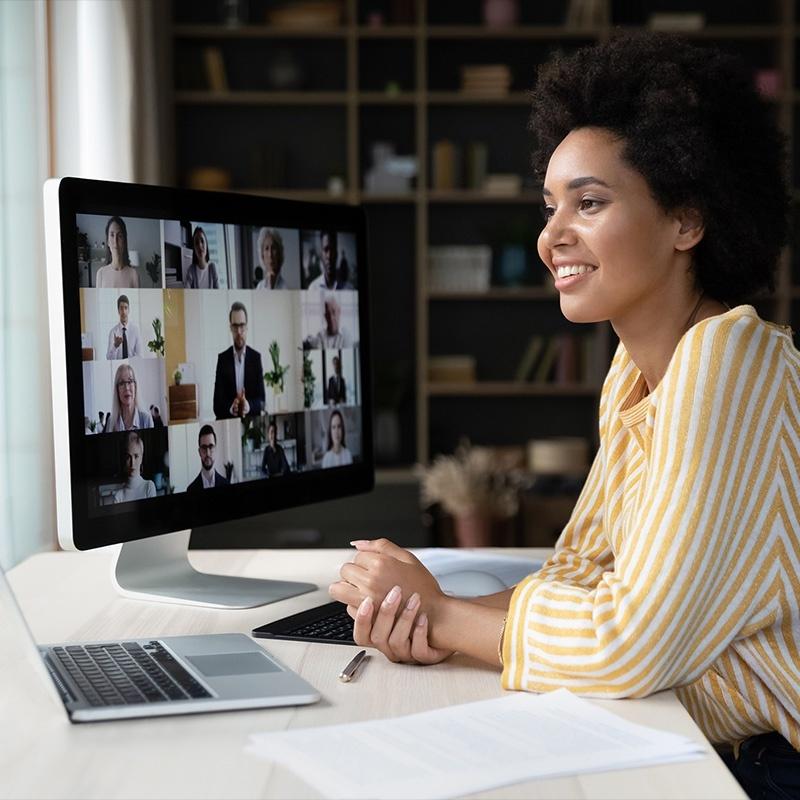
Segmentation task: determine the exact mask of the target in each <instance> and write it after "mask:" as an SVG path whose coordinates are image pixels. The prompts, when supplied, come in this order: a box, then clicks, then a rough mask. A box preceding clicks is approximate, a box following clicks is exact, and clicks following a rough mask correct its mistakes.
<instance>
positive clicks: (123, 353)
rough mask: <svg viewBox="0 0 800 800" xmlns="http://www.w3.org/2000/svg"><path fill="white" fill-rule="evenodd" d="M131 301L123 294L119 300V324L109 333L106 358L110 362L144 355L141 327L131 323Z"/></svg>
mask: <svg viewBox="0 0 800 800" xmlns="http://www.w3.org/2000/svg"><path fill="white" fill-rule="evenodd" d="M130 308H131V304H130V300H128V297H127V295H124V294H121V295H120V296H119V297H118V298H117V313H118V314H119V322H118V323H117V324H116V325H115V326H114V327H113V328H112V329H111V330H110V331H109V332H108V348H107V349H106V358H107V359H108V360H109V361H112V360H115V359H116V360H118V359H121V358H135V357H136V356H140V355H141V354H142V348H141V337H140V336H139V326H138V325H136V323H135V322H130V320H129V319H128V317H129V315H130Z"/></svg>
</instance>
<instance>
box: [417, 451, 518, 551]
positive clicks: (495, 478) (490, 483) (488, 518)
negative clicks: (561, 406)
mask: <svg viewBox="0 0 800 800" xmlns="http://www.w3.org/2000/svg"><path fill="white" fill-rule="evenodd" d="M421 477H422V497H423V500H424V501H425V502H426V503H440V504H441V506H442V508H444V510H445V511H447V512H448V513H449V514H451V515H452V516H453V519H454V523H455V535H456V540H457V542H458V545H459V546H460V547H486V546H488V545H490V544H491V539H492V526H493V523H494V522H495V521H496V520H502V519H508V518H509V517H512V516H514V514H516V513H517V510H518V508H519V489H520V488H521V487H522V485H523V482H524V476H523V474H522V472H521V470H519V469H514V468H509V467H508V466H506V465H505V464H503V463H502V461H501V459H499V458H498V457H497V456H496V454H495V453H494V452H493V451H492V449H491V448H488V447H473V446H471V445H470V443H469V442H468V441H462V443H461V444H460V445H459V446H458V447H457V448H456V450H455V453H454V454H453V455H452V456H438V457H437V458H436V459H435V460H434V462H433V464H432V465H431V466H430V467H428V468H424V469H423V470H422V476H421Z"/></svg>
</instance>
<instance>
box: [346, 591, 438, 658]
mask: <svg viewBox="0 0 800 800" xmlns="http://www.w3.org/2000/svg"><path fill="white" fill-rule="evenodd" d="M347 611H348V613H349V614H350V616H351V617H353V619H354V620H355V622H354V625H353V639H354V640H355V642H356V644H360V645H362V646H365V647H375V648H377V649H378V650H380V651H381V652H382V653H383V654H384V655H385V656H386V658H388V659H389V661H395V662H397V661H401V662H404V663H411V664H438V663H439V662H440V661H444V660H445V659H446V658H448V657H449V656H451V655H452V653H453V651H452V650H443V649H441V648H436V647H431V646H430V644H429V642H428V615H427V614H426V613H425V612H424V611H422V612H420V605H419V595H418V594H417V593H416V592H414V593H413V594H412V595H411V597H409V598H408V600H407V601H406V600H405V598H404V597H403V596H402V594H401V592H400V587H399V586H395V587H393V588H392V589H391V590H390V592H389V594H388V595H386V597H385V598H384V600H383V602H382V603H381V604H380V605H379V606H378V608H377V614H376V613H375V604H374V603H373V602H372V599H371V598H369V597H366V598H364V600H363V601H362V602H361V604H360V605H359V606H358V608H355V607H353V606H348V608H347ZM418 613H419V616H417V614H418Z"/></svg>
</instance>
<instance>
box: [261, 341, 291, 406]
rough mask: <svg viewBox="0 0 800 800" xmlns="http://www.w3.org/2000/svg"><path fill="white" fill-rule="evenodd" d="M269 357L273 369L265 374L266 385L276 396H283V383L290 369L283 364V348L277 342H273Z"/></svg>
mask: <svg viewBox="0 0 800 800" xmlns="http://www.w3.org/2000/svg"><path fill="white" fill-rule="evenodd" d="M269 355H270V358H271V359H272V369H271V370H270V371H269V372H265V373H264V383H266V384H267V386H269V387H270V389H272V391H273V393H274V394H282V393H283V382H284V379H285V377H286V373H287V372H288V371H289V369H290V367H289V365H288V364H283V365H282V364H281V348H280V345H279V344H278V343H277V342H275V341H273V342H272V344H271V345H270V346H269Z"/></svg>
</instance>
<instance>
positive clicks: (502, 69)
mask: <svg viewBox="0 0 800 800" xmlns="http://www.w3.org/2000/svg"><path fill="white" fill-rule="evenodd" d="M510 89H511V70H510V69H509V67H508V65H506V64H477V65H464V66H462V67H461V91H462V92H465V93H467V94H480V95H488V96H491V97H504V96H505V95H507V94H508V92H509V90H510Z"/></svg>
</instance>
